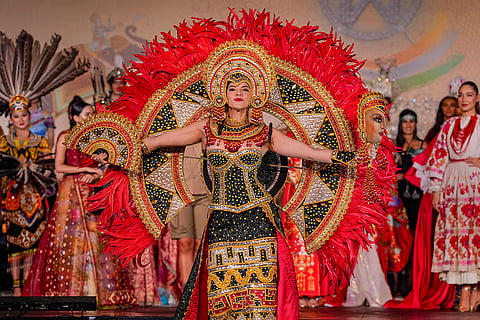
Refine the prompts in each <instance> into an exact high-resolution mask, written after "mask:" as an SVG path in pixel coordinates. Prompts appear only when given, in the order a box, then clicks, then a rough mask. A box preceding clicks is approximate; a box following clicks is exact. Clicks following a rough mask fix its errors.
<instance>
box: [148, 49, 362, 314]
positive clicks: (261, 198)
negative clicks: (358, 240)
mask: <svg viewBox="0 0 480 320" xmlns="http://www.w3.org/2000/svg"><path fill="white" fill-rule="evenodd" d="M236 50H238V51H240V52H241V51H242V50H241V48H236ZM247 51H248V50H246V52H241V53H240V54H238V55H237V54H236V52H235V50H234V49H232V50H229V49H228V47H226V46H225V47H224V52H222V53H219V54H218V56H217V57H216V58H217V61H211V66H212V68H211V69H210V70H211V71H210V72H208V79H210V80H209V81H210V82H209V84H208V88H211V92H210V96H211V100H212V101H214V105H215V107H214V110H213V115H212V117H208V118H206V119H203V120H199V121H196V122H194V123H193V124H191V125H189V126H186V127H184V128H180V129H176V130H172V131H169V132H166V133H164V134H161V135H156V136H150V137H147V138H146V139H144V147H145V148H146V149H147V150H156V149H158V148H161V147H167V146H182V145H190V144H194V143H197V142H201V143H202V145H203V146H204V148H205V153H206V157H207V159H208V163H209V165H210V170H211V172H212V180H213V187H212V198H211V202H210V205H209V208H210V211H211V213H210V216H209V222H208V225H207V229H206V232H205V238H204V241H205V244H204V251H203V254H202V255H200V257H201V258H200V259H201V260H203V262H202V263H205V268H206V274H207V275H202V271H200V272H198V271H199V270H198V266H197V268H195V267H194V271H193V272H192V274H191V276H190V280H189V282H188V283H187V285H186V286H185V290H184V295H183V297H182V300H181V303H180V307H179V308H178V311H177V315H181V314H182V313H183V312H188V311H187V310H183V308H182V307H186V304H187V302H188V304H190V306H191V302H190V299H191V297H192V293H193V292H195V290H198V289H196V288H197V286H198V285H199V283H198V282H197V283H196V284H195V282H196V281H200V283H204V285H206V286H207V297H205V298H206V300H205V305H207V306H208V307H206V308H207V309H208V315H209V317H210V319H224V318H236V317H239V316H243V317H245V318H254V317H257V316H259V317H260V318H261V319H268V318H274V317H275V316H276V314H277V308H280V309H281V308H283V310H284V311H285V313H286V314H290V315H291V316H292V317H295V315H296V314H297V313H298V312H296V311H295V309H296V308H298V300H297V297H296V290H295V289H294V288H295V285H293V290H290V292H280V290H282V289H281V288H278V287H277V286H279V285H280V284H279V283H278V280H279V279H282V280H283V281H285V283H288V282H289V281H292V279H288V278H287V279H284V276H285V273H282V272H283V270H281V271H280V270H279V269H280V268H282V267H283V266H282V263H285V262H284V261H279V260H280V259H279V256H278V255H279V254H281V253H280V251H282V249H281V248H279V247H282V248H283V249H285V248H286V245H285V244H286V243H285V240H284V238H283V235H282V234H283V228H282V226H281V221H280V218H279V214H278V210H277V209H276V207H275V205H274V204H273V203H272V198H271V196H270V194H269V193H268V192H267V191H266V190H265V189H264V187H263V186H262V185H261V184H260V183H259V181H258V179H257V169H258V168H259V166H260V163H261V161H262V156H263V155H264V154H265V153H266V152H267V151H268V150H270V151H273V152H276V153H278V154H281V155H285V156H292V157H298V158H303V159H307V160H314V161H319V162H325V163H331V162H332V161H341V162H343V161H342V160H339V159H341V158H342V157H343V158H344V159H346V158H349V159H348V160H352V158H353V153H352V152H341V151H338V150H336V151H334V152H332V150H328V149H313V148H312V147H310V146H308V145H306V144H304V143H302V142H299V141H296V140H293V139H291V138H288V137H287V136H285V135H284V134H283V133H281V132H280V131H278V130H276V129H274V128H272V126H271V125H270V126H267V125H266V124H265V123H264V122H263V118H262V108H263V105H264V103H265V101H266V99H267V97H268V90H269V85H270V84H269V82H268V81H270V80H271V79H269V77H270V75H269V74H268V71H269V70H268V66H267V67H266V68H265V66H261V65H260V64H261V62H259V61H257V62H258V63H259V65H256V66H255V64H254V63H252V61H244V60H248V58H245V57H244V56H243V55H244V54H245V55H248V54H249V52H247ZM225 56H228V57H227V58H225ZM213 60H215V59H213ZM262 67H263V68H265V69H262ZM255 68H257V69H255ZM252 74H253V75H255V76H256V77H254V76H252ZM217 79H218V80H217ZM348 160H347V161H346V162H348ZM279 242H281V243H279ZM282 254H283V251H282ZM288 254H289V253H288ZM282 259H284V260H285V259H287V258H286V257H285V256H283V257H282ZM290 260H291V258H290ZM196 263H198V261H197V262H196ZM289 263H291V261H289ZM199 277H200V278H199ZM200 287H203V286H202V284H200ZM280 287H281V285H280ZM290 289H292V288H290ZM193 294H195V293H193ZM198 294H200V295H202V293H198ZM285 295H287V296H289V295H292V297H294V298H295V303H294V304H283V305H279V299H280V301H282V299H284V298H285V297H286V296H285ZM201 300H202V299H200V301H201ZM200 303H202V302H200Z"/></svg>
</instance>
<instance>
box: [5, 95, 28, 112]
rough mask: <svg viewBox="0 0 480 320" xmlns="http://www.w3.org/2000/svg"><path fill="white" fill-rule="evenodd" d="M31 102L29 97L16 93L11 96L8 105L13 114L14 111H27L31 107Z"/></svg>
mask: <svg viewBox="0 0 480 320" xmlns="http://www.w3.org/2000/svg"><path fill="white" fill-rule="evenodd" d="M29 105H30V104H29V102H28V100H27V98H25V97H24V96H21V95H19V94H16V95H14V96H13V97H12V98H10V102H9V104H8V106H9V107H10V113H11V114H13V113H14V112H23V111H27V110H28V107H29Z"/></svg>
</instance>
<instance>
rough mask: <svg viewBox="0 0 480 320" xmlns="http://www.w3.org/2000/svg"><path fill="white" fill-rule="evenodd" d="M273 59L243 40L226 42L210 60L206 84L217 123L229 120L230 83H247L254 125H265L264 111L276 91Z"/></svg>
mask: <svg viewBox="0 0 480 320" xmlns="http://www.w3.org/2000/svg"><path fill="white" fill-rule="evenodd" d="M269 59H270V58H269V56H268V54H267V53H266V52H265V50H264V49H263V48H262V47H261V46H259V45H257V44H254V43H251V42H248V41H245V40H240V41H230V42H225V43H224V44H222V45H220V46H219V47H218V48H217V49H216V50H215V51H214V52H213V53H212V54H211V55H210V56H209V58H208V59H207V61H206V63H205V64H206V69H205V75H204V76H205V78H204V79H205V83H206V88H207V93H208V96H209V97H210V100H211V101H212V103H213V112H212V116H213V120H214V121H217V122H218V121H222V120H223V119H225V104H226V103H227V95H226V89H227V84H228V82H229V81H234V82H237V83H239V82H238V80H241V81H240V82H243V81H246V80H247V79H248V80H247V82H248V83H249V85H250V86H251V92H252V99H251V102H250V104H251V106H252V111H251V114H250V122H252V123H254V124H260V123H261V122H263V117H262V109H263V105H264V104H265V103H266V102H267V99H268V94H269V92H270V90H271V88H272V81H273V76H272V74H273V72H272V67H271V65H270V61H269Z"/></svg>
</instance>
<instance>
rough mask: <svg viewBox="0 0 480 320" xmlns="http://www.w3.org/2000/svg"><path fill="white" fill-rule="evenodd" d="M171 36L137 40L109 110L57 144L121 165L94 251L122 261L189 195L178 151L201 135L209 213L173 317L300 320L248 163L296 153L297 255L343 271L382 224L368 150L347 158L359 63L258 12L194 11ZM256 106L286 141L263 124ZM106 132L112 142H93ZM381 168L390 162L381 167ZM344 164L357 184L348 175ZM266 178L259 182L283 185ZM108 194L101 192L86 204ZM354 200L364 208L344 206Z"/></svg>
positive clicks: (274, 224)
mask: <svg viewBox="0 0 480 320" xmlns="http://www.w3.org/2000/svg"><path fill="white" fill-rule="evenodd" d="M267 30H268V32H267ZM177 31H178V38H174V37H173V36H171V35H169V34H164V42H162V43H159V42H157V41H156V40H155V41H153V42H151V43H149V44H148V46H147V47H146V50H147V52H146V54H145V55H144V56H142V58H141V61H142V62H141V63H133V66H132V69H130V70H126V77H125V80H126V81H127V83H128V84H129V86H126V87H125V89H124V90H125V94H124V96H122V100H120V101H119V102H118V103H117V102H116V103H114V104H112V106H111V107H110V109H111V110H114V111H115V112H116V114H113V113H103V114H100V115H98V116H95V117H92V118H91V119H87V120H86V121H85V122H82V123H81V124H80V125H79V127H78V130H75V132H72V134H71V135H70V136H69V137H68V139H67V144H68V145H69V146H71V147H74V148H77V149H79V150H84V151H86V152H89V153H93V152H95V150H99V151H101V150H104V151H107V153H108V162H110V163H113V164H116V165H118V166H121V167H122V168H124V169H123V170H126V171H127V172H128V179H129V180H130V187H131V188H130V190H125V189H124V187H123V186H122V185H121V184H120V183H117V182H115V183H116V192H115V194H116V197H118V195H119V194H123V193H122V192H123V191H131V192H132V193H133V196H134V197H133V199H134V200H135V204H136V206H135V208H130V207H128V205H127V206H124V205H122V204H118V203H114V207H111V208H108V209H107V210H105V211H104V214H103V216H102V218H101V220H102V222H101V223H102V228H103V230H104V234H105V236H106V238H108V239H107V240H108V242H107V246H106V250H107V251H109V252H112V253H114V254H119V255H120V256H122V258H123V259H125V260H128V259H131V258H133V257H134V256H135V255H136V254H137V253H138V252H139V251H141V250H142V249H143V248H145V247H147V246H148V245H149V244H150V243H151V241H153V240H154V239H155V237H158V235H159V234H161V229H162V228H163V226H164V225H165V223H166V222H168V221H169V220H171V218H172V217H173V216H174V215H175V214H176V213H177V212H178V211H179V210H181V208H182V207H183V206H184V205H185V204H188V203H191V202H192V200H193V197H192V196H191V193H190V192H189V191H188V189H186V186H185V182H184V179H183V177H182V174H183V173H182V170H181V166H182V158H181V153H179V151H180V152H181V149H180V148H179V147H180V146H184V145H187V144H192V143H196V142H200V141H201V142H202V143H203V144H204V145H205V148H206V152H207V153H206V156H207V160H208V164H209V165H208V168H209V172H210V174H211V179H212V181H213V187H212V190H213V191H212V200H211V203H210V206H209V207H210V210H211V212H210V216H209V221H208V223H207V229H206V232H205V234H204V238H203V241H202V244H201V250H199V253H198V255H197V258H196V261H195V263H194V267H193V269H192V273H191V275H190V279H189V281H188V283H187V285H186V287H185V290H184V292H183V296H182V298H181V300H180V303H179V307H178V308H177V313H176V316H175V318H176V319H185V318H186V319H200V318H206V317H210V318H211V319H217V318H218V319H221V318H225V317H241V316H243V315H245V316H248V317H250V316H252V315H256V316H259V317H262V318H272V319H274V318H277V317H278V318H279V319H298V318H299V312H298V296H297V293H296V284H295V279H294V278H295V277H294V271H293V264H292V261H291V255H290V253H289V251H288V247H287V245H286V242H285V239H284V234H283V228H282V226H281V222H280V219H279V213H278V209H277V208H276V206H275V205H274V203H273V201H271V200H272V196H271V194H270V192H273V193H274V192H275V191H273V189H275V188H273V189H270V188H268V187H266V186H263V185H262V184H260V182H259V179H258V178H257V173H258V174H259V175H260V172H259V171H258V167H259V165H260V162H261V159H262V156H263V154H264V153H265V152H267V151H269V150H273V151H276V152H278V153H280V154H283V155H290V156H296V157H302V158H304V159H308V161H306V163H305V165H304V166H305V167H306V169H305V170H303V172H302V177H301V179H300V182H299V186H298V188H297V191H296V194H295V195H294V197H292V199H291V201H290V202H289V203H288V204H287V205H286V206H284V210H285V211H286V212H287V213H288V214H290V215H292V216H294V218H295V223H297V225H298V226H299V229H300V231H301V232H302V235H303V237H304V239H305V244H306V247H307V250H308V251H309V252H313V251H315V250H317V249H318V248H320V250H319V255H320V256H321V257H322V259H323V260H324V265H325V268H326V269H328V270H329V271H331V272H332V274H333V277H336V276H337V275H338V274H340V275H348V273H349V271H348V268H349V266H351V265H353V261H354V259H355V255H356V252H357V249H358V246H359V245H366V244H367V243H368V242H369V241H368V234H369V233H372V232H373V228H372V225H373V224H378V223H381V221H382V212H381V210H380V211H378V210H377V207H375V205H374V204H375V203H376V202H377V201H378V200H379V199H383V198H384V196H383V195H382V194H380V193H376V191H377V190H376V189H375V187H374V185H375V180H376V179H375V177H374V174H375V172H376V171H375V170H374V169H373V167H372V166H371V165H370V164H371V155H370V154H369V152H368V151H369V149H368V148H367V146H365V148H363V149H362V150H361V151H360V152H359V155H362V156H359V157H358V160H359V162H360V164H359V165H358V166H357V164H356V162H354V159H353V158H354V153H353V151H354V146H355V142H356V141H357V140H355V141H354V139H353V138H352V136H351V134H352V133H353V132H355V130H356V128H357V127H358V118H357V109H358V108H357V103H358V101H359V99H360V96H362V95H363V94H365V93H366V90H365V88H364V86H363V83H362V82H361V80H360V78H359V77H358V74H357V68H358V67H359V66H360V65H361V64H360V63H359V62H358V61H356V60H354V59H353V55H352V54H351V51H350V48H343V45H342V44H341V42H339V41H338V40H337V39H336V37H335V36H334V35H333V34H326V33H323V32H317V31H316V28H315V27H310V26H305V27H295V26H293V25H291V24H287V25H283V24H282V23H281V22H280V21H279V20H278V19H276V18H273V17H272V16H271V15H270V14H268V13H264V12H263V13H258V12H256V11H250V12H246V11H242V17H239V16H238V15H237V13H236V12H235V11H232V14H231V16H230V18H229V20H228V21H212V20H211V19H199V20H198V21H197V20H195V22H194V23H193V25H192V26H187V25H183V24H182V25H181V26H180V27H178V29H177ZM296 46H298V50H295V49H292V48H294V47H296ZM300 48H301V49H300ZM324 86H325V87H324ZM375 99H376V97H375V98H372V100H375ZM382 100H383V99H382ZM339 108H342V109H343V110H344V113H343V112H341V113H338V112H339V111H340V110H339ZM263 112H267V113H270V114H271V115H273V116H274V117H276V118H278V119H280V121H282V122H283V123H284V124H285V125H287V126H288V127H289V129H290V130H291V131H292V133H293V134H294V136H295V138H296V139H297V140H298V141H295V140H293V139H290V138H288V137H286V136H284V135H283V134H282V133H280V132H279V131H278V130H275V129H273V128H272V126H271V125H270V126H269V125H266V124H265V123H264V122H263ZM128 119H131V120H136V123H135V126H133V124H132V123H131V120H130V121H129V120H128ZM350 126H352V128H353V129H350V128H351V127H350ZM106 135H108V136H109V137H110V139H109V140H110V141H113V140H115V143H110V142H107V141H105V139H102V138H101V137H105V136H106ZM355 139H359V138H358V136H357V135H355ZM115 146H118V148H116V147H115ZM167 146H170V147H168V148H167ZM172 146H173V147H172ZM157 148H159V149H157ZM154 149H157V150H155V151H152V150H154ZM331 149H334V150H333V151H332V150H331ZM370 149H372V150H375V149H376V148H374V147H372V148H370ZM386 150H390V149H389V146H383V145H380V146H379V148H378V152H377V153H376V154H377V157H380V159H383V160H384V157H383V156H382V155H383V154H385V153H386V152H387V153H388V152H391V151H386ZM375 151H376V150H375ZM140 152H143V153H144V155H143V157H141V156H140V154H139V153H140ZM312 160H317V161H322V162H324V164H320V163H319V162H317V161H312ZM331 161H334V163H332V164H327V163H330V162H331ZM380 163H381V164H380V167H382V170H383V171H385V172H386V171H388V170H385V168H386V166H387V165H388V163H387V162H385V161H380ZM355 167H356V170H357V173H359V175H360V176H362V177H363V178H364V179H356V178H355ZM123 170H119V169H115V168H112V170H111V171H110V172H107V174H106V176H105V178H104V183H109V182H113V181H126V179H127V175H125V171H123ZM278 177H279V175H277V176H275V177H274V179H272V181H271V182H272V183H271V185H276V184H277V183H278V182H277V180H279V181H280V182H281V184H283V181H282V179H277V178H278ZM370 178H372V179H370ZM283 179H284V178H283ZM367 181H368V183H363V182H367ZM357 182H358V184H357ZM364 186H365V188H364ZM127 194H128V192H126V193H125V198H124V199H125V200H127V202H128V200H129V199H130V198H129V196H127ZM355 195H357V197H355ZM111 196H112V192H111V191H110V192H109V193H105V194H104V198H103V199H98V200H99V201H98V204H97V205H98V206H102V205H105V204H108V203H110V202H111V201H112V198H111ZM358 196H359V197H358ZM352 199H355V201H354V202H356V201H359V202H357V204H360V203H362V204H363V205H362V206H351V205H350V206H348V204H349V203H350V204H352V203H353V202H352V201H351V200H352ZM370 204H371V205H370ZM147 229H148V231H147ZM346 269H347V270H346ZM203 288H207V290H206V291H205V290H203Z"/></svg>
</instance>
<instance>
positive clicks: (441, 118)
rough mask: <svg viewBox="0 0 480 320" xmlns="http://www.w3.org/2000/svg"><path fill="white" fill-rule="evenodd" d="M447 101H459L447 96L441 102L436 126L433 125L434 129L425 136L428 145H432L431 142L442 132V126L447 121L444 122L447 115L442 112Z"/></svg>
mask: <svg viewBox="0 0 480 320" xmlns="http://www.w3.org/2000/svg"><path fill="white" fill-rule="evenodd" d="M447 99H452V100H455V101H457V98H455V97H454V96H446V97H443V99H442V100H440V103H439V104H438V110H437V116H436V118H435V124H434V125H433V127H432V128H431V129H430V130H428V133H427V135H426V136H425V139H424V140H425V141H426V142H427V143H430V141H432V140H433V138H435V136H436V135H437V133H439V132H440V128H441V127H442V124H443V122H444V121H445V120H444V119H445V115H444V114H443V111H442V104H443V103H444V102H445V100H447Z"/></svg>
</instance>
